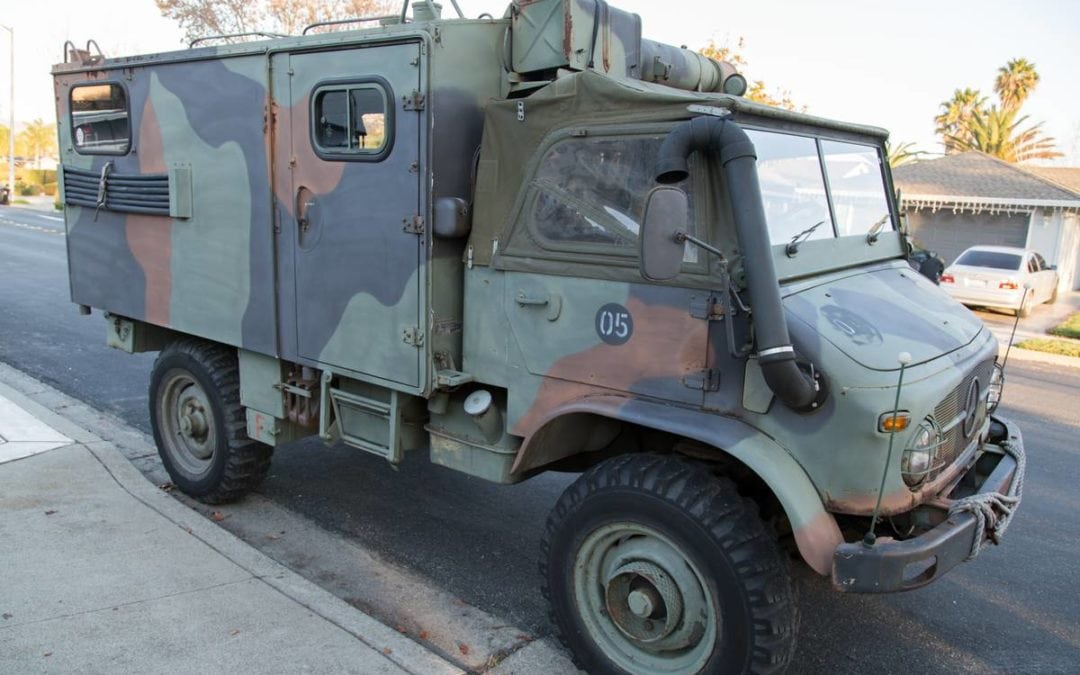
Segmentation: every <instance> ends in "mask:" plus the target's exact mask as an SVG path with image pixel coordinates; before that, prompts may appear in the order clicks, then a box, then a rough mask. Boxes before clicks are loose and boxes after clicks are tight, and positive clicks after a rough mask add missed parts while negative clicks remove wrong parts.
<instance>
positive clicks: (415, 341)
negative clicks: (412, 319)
mask: <svg viewBox="0 0 1080 675" xmlns="http://www.w3.org/2000/svg"><path fill="white" fill-rule="evenodd" d="M401 340H402V342H404V343H405V344H408V345H412V346H413V347H423V346H424V332H423V331H421V330H420V327H419V326H409V327H408V328H406V329H405V330H403V331H402V332H401Z"/></svg>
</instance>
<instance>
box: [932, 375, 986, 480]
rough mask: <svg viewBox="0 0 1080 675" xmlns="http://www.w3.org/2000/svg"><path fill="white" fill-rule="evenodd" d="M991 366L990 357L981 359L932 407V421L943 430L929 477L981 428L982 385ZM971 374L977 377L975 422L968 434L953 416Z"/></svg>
mask: <svg viewBox="0 0 1080 675" xmlns="http://www.w3.org/2000/svg"><path fill="white" fill-rule="evenodd" d="M993 370H994V360H993V359H989V360H987V361H983V362H982V363H980V364H979V365H978V366H976V367H975V368H974V369H973V370H972V371H971V372H970V373H968V374H967V375H965V376H964V379H963V380H961V381H960V384H958V385H957V386H956V388H955V389H953V390H952V391H950V392H949V394H948V396H946V397H945V398H943V399H941V402H940V403H938V404H937V406H936V407H935V408H934V421H935V422H936V423H937V425H938V428H940V429H942V430H943V431H942V435H941V445H940V446H939V447H938V452H937V456H936V458H935V461H934V471H933V472H932V473H931V474H930V479H931V480H933V479H934V478H935V477H937V476H938V474H940V473H941V472H942V471H944V470H945V469H947V468H948V467H950V466H952V464H953V462H955V461H956V460H957V458H958V457H959V456H960V453H962V452H963V451H964V448H966V447H967V446H968V444H969V443H971V441H972V440H974V438H975V434H976V433H977V432H978V431H979V429H980V428H982V425H983V421H984V420H985V418H986V388H987V386H988V385H989V384H990V375H991V373H992V372H993ZM975 378H979V404H978V406H977V407H976V412H975V414H976V418H975V423H974V424H973V425H971V427H970V428H971V429H972V432H971V435H970V436H967V437H965V436H964V431H963V429H964V426H965V425H964V423H963V421H962V420H961V421H957V416H958V415H959V414H960V413H961V411H962V409H963V407H964V403H965V402H966V398H967V392H968V388H969V387H970V386H971V381H972V380H973V379H975Z"/></svg>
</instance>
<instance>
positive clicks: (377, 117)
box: [311, 83, 392, 160]
mask: <svg viewBox="0 0 1080 675" xmlns="http://www.w3.org/2000/svg"><path fill="white" fill-rule="evenodd" d="M388 99H389V97H388V96H387V92H386V89H385V88H384V87H382V86H381V85H379V84H376V83H363V84H359V83H358V84H351V83H345V84H334V85H331V86H323V87H320V88H318V89H316V91H315V95H314V97H313V101H312V110H311V120H312V129H311V137H312V142H313V143H314V146H315V150H316V152H317V153H318V154H319V155H320V156H321V157H323V158H324V159H344V160H349V159H351V160H365V159H366V160H378V159H382V158H383V157H385V156H386V154H387V153H388V152H389V150H390V147H389V140H390V134H389V129H390V126H391V124H392V119H391V116H390V109H389V107H388V106H387V100H388Z"/></svg>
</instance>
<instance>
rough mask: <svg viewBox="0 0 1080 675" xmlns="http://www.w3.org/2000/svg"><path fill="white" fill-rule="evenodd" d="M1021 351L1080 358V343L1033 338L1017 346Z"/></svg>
mask: <svg viewBox="0 0 1080 675" xmlns="http://www.w3.org/2000/svg"><path fill="white" fill-rule="evenodd" d="M1016 346H1017V347H1019V348H1020V349H1030V350H1032V351H1036V352H1046V353H1047V354H1061V355H1062V356H1075V357H1078V358H1080V343H1076V342H1073V341H1071V340H1058V339H1055V338H1032V339H1031V340H1024V341H1023V342H1021V343H1019V344H1017V345H1016Z"/></svg>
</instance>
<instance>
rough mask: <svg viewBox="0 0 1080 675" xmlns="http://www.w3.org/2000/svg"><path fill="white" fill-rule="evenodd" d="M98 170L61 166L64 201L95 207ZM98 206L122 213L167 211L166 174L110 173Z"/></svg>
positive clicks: (160, 213)
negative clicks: (102, 197) (62, 169)
mask: <svg viewBox="0 0 1080 675" xmlns="http://www.w3.org/2000/svg"><path fill="white" fill-rule="evenodd" d="M100 187H101V174H100V173H95V172H93V171H84V170H82V169H73V168H71V167H69V166H65V167H64V203H66V204H71V205H73V206H87V207H90V208H97V207H98V196H99V190H100ZM101 208H103V209H108V210H110V211H120V212H123V213H145V214H148V215H154V216H167V215H169V174H167V173H147V174H122V173H109V174H108V175H107V176H106V177H105V201H104V203H102V204H101Z"/></svg>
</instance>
